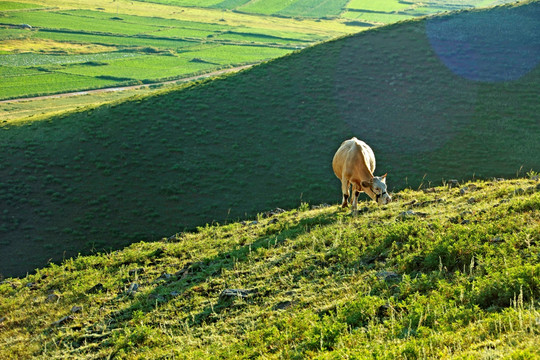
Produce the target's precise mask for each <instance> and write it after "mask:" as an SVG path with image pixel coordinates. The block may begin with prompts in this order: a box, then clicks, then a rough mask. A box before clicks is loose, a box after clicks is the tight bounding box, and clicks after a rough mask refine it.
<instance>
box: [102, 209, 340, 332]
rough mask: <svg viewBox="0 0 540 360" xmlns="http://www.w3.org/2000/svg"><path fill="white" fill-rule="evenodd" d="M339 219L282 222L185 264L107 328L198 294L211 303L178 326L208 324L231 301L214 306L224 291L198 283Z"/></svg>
mask: <svg viewBox="0 0 540 360" xmlns="http://www.w3.org/2000/svg"><path fill="white" fill-rule="evenodd" d="M339 217H340V216H339V213H338V212H332V213H326V214H321V215H319V216H315V217H310V218H305V219H302V220H300V221H299V222H298V224H296V225H294V226H292V227H288V226H287V225H288V224H287V223H283V224H282V225H281V226H280V227H279V228H276V229H271V228H267V232H266V233H265V234H264V235H262V236H260V237H259V238H258V239H256V240H255V241H253V242H251V243H249V244H245V245H244V246H242V247H240V248H237V249H234V250H231V251H227V252H224V253H222V254H219V255H217V256H214V257H210V258H206V259H204V260H201V261H198V262H196V263H187V264H186V265H185V266H184V268H183V269H181V270H180V271H178V272H177V273H176V274H175V275H173V276H171V278H170V279H167V280H166V281H163V282H162V284H160V285H158V286H156V287H155V288H154V289H153V290H152V291H151V292H150V293H149V294H147V295H145V296H142V295H141V296H138V297H137V299H136V300H135V301H134V302H133V303H132V304H131V305H130V306H129V307H127V308H125V309H122V310H119V311H117V312H116V313H114V314H112V315H111V318H112V321H110V322H109V324H108V326H109V327H110V328H111V329H112V328H116V327H118V326H119V325H120V323H122V322H124V321H127V320H129V319H131V318H132V314H133V312H134V311H141V310H142V311H143V312H145V313H147V312H150V311H152V310H153V309H154V308H155V307H159V306H163V305H165V304H167V303H168V302H170V301H173V300H174V299H176V298H185V297H191V296H193V293H194V292H197V293H199V295H203V296H204V295H206V296H207V297H208V299H209V301H210V302H211V303H210V304H209V305H208V306H207V307H206V308H205V309H203V310H202V311H201V312H199V313H198V314H196V315H193V316H188V318H187V319H179V323H180V322H186V321H187V322H188V323H189V324H190V325H192V324H196V323H200V322H203V321H204V322H209V321H210V322H211V321H212V317H213V316H215V315H218V314H219V312H221V311H222V310H224V309H226V308H228V307H229V306H230V305H231V304H232V301H231V299H223V298H219V299H218V300H217V302H216V303H214V302H213V301H214V298H215V296H216V295H217V294H218V293H219V294H221V292H222V291H223V290H225V287H223V286H222V285H219V286H216V287H213V288H208V289H205V288H203V287H201V286H200V285H201V284H203V283H207V282H209V281H210V280H212V279H215V278H218V277H219V276H220V275H221V274H222V271H223V270H231V269H233V268H234V267H235V265H236V264H237V263H241V262H245V261H248V260H249V259H250V258H251V256H252V254H253V253H256V251H257V249H260V248H264V249H268V248H271V247H278V246H282V245H284V244H285V243H287V242H289V241H293V240H295V239H296V238H297V237H298V236H300V235H302V234H305V233H307V232H310V231H311V229H312V228H314V227H316V226H319V225H328V224H332V223H334V222H335V221H336V220H337V219H338V218H339ZM245 226H250V225H245ZM256 226H268V224H264V225H260V224H259V225H256ZM283 260H286V259H285V258H284V259H283ZM245 290H247V292H248V293H249V294H252V295H253V296H252V297H251V296H250V299H255V298H257V297H260V296H264V295H266V293H265V291H266V290H265V289H253V288H251V289H245ZM126 296H127V295H126ZM250 299H248V301H250Z"/></svg>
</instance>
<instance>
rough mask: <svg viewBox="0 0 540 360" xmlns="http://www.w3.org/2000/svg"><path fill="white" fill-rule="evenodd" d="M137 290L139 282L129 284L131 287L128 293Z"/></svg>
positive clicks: (130, 293)
mask: <svg viewBox="0 0 540 360" xmlns="http://www.w3.org/2000/svg"><path fill="white" fill-rule="evenodd" d="M137 290H139V284H137V283H135V282H134V283H131V285H129V288H128V289H127V294H128V295H134V294H135V293H136V292H137Z"/></svg>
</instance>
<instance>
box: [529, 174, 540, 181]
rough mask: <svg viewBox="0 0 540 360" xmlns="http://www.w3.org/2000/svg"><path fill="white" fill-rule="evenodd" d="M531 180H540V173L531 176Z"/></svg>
mask: <svg viewBox="0 0 540 360" xmlns="http://www.w3.org/2000/svg"><path fill="white" fill-rule="evenodd" d="M531 180H534V181H538V180H540V175H534V176H532V177H531Z"/></svg>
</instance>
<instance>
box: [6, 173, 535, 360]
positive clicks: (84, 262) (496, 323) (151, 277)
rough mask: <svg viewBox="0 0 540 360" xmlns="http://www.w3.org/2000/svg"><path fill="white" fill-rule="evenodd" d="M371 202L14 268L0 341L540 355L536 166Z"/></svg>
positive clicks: (81, 350)
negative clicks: (527, 172) (354, 212)
mask: <svg viewBox="0 0 540 360" xmlns="http://www.w3.org/2000/svg"><path fill="white" fill-rule="evenodd" d="M364 205H365V207H364ZM362 207H364V208H363V212H362V213H361V214H360V215H359V216H357V217H351V216H349V215H348V214H347V212H343V211H340V210H339V209H338V207H337V206H332V207H323V208H319V209H315V210H308V209H307V206H304V205H303V206H301V207H300V208H299V209H297V210H293V211H289V212H286V213H283V214H279V215H271V216H270V217H269V218H265V217H259V219H258V222H256V223H251V222H248V223H243V224H242V223H233V224H229V225H226V226H206V227H201V228H199V230H198V231H197V232H196V233H183V234H179V235H177V236H175V237H171V238H170V239H168V240H166V239H164V240H162V241H158V242H151V243H144V242H141V243H137V244H133V245H131V246H129V247H127V248H126V249H124V250H122V251H116V252H112V253H107V254H100V255H94V256H84V257H78V258H76V259H69V260H67V261H65V262H64V263H63V264H62V265H59V266H57V265H52V266H50V267H47V268H44V269H40V270H38V271H37V273H36V274H34V275H30V276H28V277H25V278H21V279H8V280H7V281H4V282H3V283H2V284H0V334H1V335H2V336H0V357H1V358H2V359H21V358H31V357H36V358H105V357H115V358H129V359H138V358H140V359H145V358H150V357H151V358H154V359H162V358H173V357H174V358H186V359H194V358H254V357H259V356H263V357H265V358H285V359H291V358H296V359H300V358H304V357H309V358H320V359H331V358H332V359H334V358H347V357H354V358H373V357H376V358H379V359H416V358H437V359H440V358H467V359H468V358H471V359H472V358H474V359H478V358H508V359H535V358H538V356H540V350H539V348H538V343H539V341H540V330H539V319H540V313H539V311H538V308H539V305H540V303H539V301H538V299H539V298H540V257H539V254H540V183H539V181H538V177H536V180H533V179H517V180H507V181H487V182H486V181H477V182H472V183H462V184H460V185H459V186H457V187H453V188H448V187H437V188H430V189H427V190H426V191H412V190H405V191H402V192H400V193H398V194H396V195H395V201H394V202H392V203H391V204H389V205H388V206H385V207H377V206H376V205H375V204H374V203H372V202H370V203H365V204H361V208H362ZM133 284H136V286H137V291H135V292H131V293H130V291H129V289H130V288H131V289H133V288H134V287H135V285H133ZM95 286H98V287H97V288H96V287H95ZM96 289H97V290H96ZM225 289H243V290H248V291H250V294H249V296H247V297H246V298H243V299H242V298H234V297H233V298H224V297H222V298H220V294H221V293H222V291H223V290H225ZM74 306H77V307H81V308H82V310H80V311H79V312H73V311H72V310H71V309H72V308H73V307H74ZM66 316H70V317H69V318H64V317H66ZM63 318H64V321H63V322H61V323H60V324H55V322H56V321H58V320H60V319H63Z"/></svg>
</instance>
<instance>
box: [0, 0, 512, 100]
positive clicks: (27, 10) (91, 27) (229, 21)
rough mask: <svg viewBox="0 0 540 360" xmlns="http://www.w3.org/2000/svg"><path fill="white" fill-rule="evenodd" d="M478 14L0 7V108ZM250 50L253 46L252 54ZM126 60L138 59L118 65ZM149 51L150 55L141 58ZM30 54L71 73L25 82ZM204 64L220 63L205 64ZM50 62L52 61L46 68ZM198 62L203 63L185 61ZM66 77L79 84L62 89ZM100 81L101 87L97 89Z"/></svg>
mask: <svg viewBox="0 0 540 360" xmlns="http://www.w3.org/2000/svg"><path fill="white" fill-rule="evenodd" d="M500 2H502V1H497V3H500ZM483 5H486V1H477V0H469V1H467V2H461V1H457V2H456V1H442V0H441V1H432V2H429V3H416V2H412V3H410V4H403V3H399V2H397V1H395V0H387V1H384V2H376V3H374V2H367V1H363V0H353V1H346V0H327V1H320V0H317V1H315V0H296V1H289V0H287V1H284V0H274V1H267V0H265V1H249V2H248V1H236V0H235V1H215V0H208V1H203V2H201V1H191V0H185V1H176V0H163V1H159V0H155V1H154V0H153V1H135V2H122V1H117V2H113V3H111V2H110V1H107V0H99V1H94V2H92V3H91V4H90V3H88V2H85V1H80V0H62V1H52V0H38V1H32V2H28V3H27V2H26V1H25V0H21V1H20V2H14V1H10V2H3V3H2V5H1V7H0V11H1V12H2V13H1V18H0V19H1V21H0V40H1V42H0V66H1V67H2V70H1V71H0V73H10V74H11V73H17V72H18V78H19V79H18V81H17V82H15V83H14V82H12V81H10V80H9V79H4V78H0V81H1V82H2V83H3V84H5V86H2V87H0V100H3V99H11V98H21V97H32V96H38V95H46V94H54V93H62V92H73V91H78V90H86V89H91V88H101V87H108V86H114V85H116V86H124V85H128V84H132V83H134V82H136V81H144V82H160V81H163V80H169V79H171V78H175V79H179V78H181V77H185V76H189V75H193V74H199V73H201V72H209V71H213V70H217V69H220V68H222V67H224V66H225V67H231V66H238V65H242V64H246V63H256V62H261V61H265V60H268V59H271V58H276V57H279V56H282V55H283V54H287V53H290V52H292V51H294V50H297V49H302V48H305V47H306V46H310V45H312V44H315V43H318V42H320V41H323V40H328V39H331V38H334V37H338V36H342V35H344V34H350V33H355V32H359V31H362V30H364V29H366V28H369V27H370V26H372V25H374V24H377V25H379V24H384V23H389V22H395V21H399V20H403V19H408V18H411V17H415V16H421V15H425V14H431V13H434V12H439V11H445V10H453V9H462V8H468V7H474V6H483ZM21 24H29V25H31V26H32V29H26V30H23V29H21V28H20V25H21ZM208 44H211V45H213V46H212V47H210V48H208V49H212V50H208V51H209V53H208V54H200V53H199V52H200V46H202V47H205V46H206V45H208ZM232 45H234V46H232ZM253 45H256V46H258V47H256V48H252V46H253ZM243 46H244V47H248V48H243ZM218 47H221V48H219V49H218ZM126 52H129V53H131V54H132V55H138V56H140V57H139V58H138V60H137V59H132V60H118V58H119V57H123V56H124V55H125V54H126ZM148 52H151V53H152V54H150V55H152V56H147V55H148ZM114 53H117V54H118V55H114ZM32 55H37V56H40V57H43V58H47V56H48V57H49V58H50V59H51V64H53V63H54V64H57V63H60V62H62V61H64V59H66V58H69V59H66V60H65V62H64V63H78V65H77V66H74V67H71V68H70V69H62V68H55V67H46V70H47V71H49V72H50V74H51V76H53V77H54V75H55V74H56V75H58V78H59V79H58V80H53V81H52V83H51V84H49V83H48V82H49V79H50V77H49V76H40V77H34V78H30V77H29V76H30V75H29V73H30V72H31V71H30V72H29V71H28V70H33V68H32V66H35V65H34V64H32V63H30V64H24V63H23V62H22V61H21V62H20V63H19V64H17V65H14V64H13V63H12V62H10V61H9V60H7V59H8V58H9V57H21V58H27V57H29V56H30V57H31V56H32ZM82 55H84V56H82ZM92 56H96V57H100V56H105V57H109V56H110V58H108V59H104V60H103V61H104V62H106V64H105V65H104V66H91V65H89V64H88V63H87V61H85V60H83V58H84V57H92ZM117 56H118V57H117ZM171 56H174V57H175V59H172V58H171ZM206 56H208V57H209V58H214V59H218V60H216V61H212V60H208V61H206V59H205V57H206ZM55 57H58V60H53V58H55ZM199 57H202V59H203V60H205V61H199V62H193V61H192V60H193V59H194V58H199ZM214 62H215V64H212V63H214ZM146 64H148V66H146ZM43 65H47V64H43ZM8 67H9V68H8ZM6 68H8V69H6ZM119 69H124V70H123V71H121V72H122V74H118V72H119ZM66 73H68V74H73V73H76V74H81V75H84V76H83V77H79V78H77V79H74V80H73V81H64V80H63V79H66ZM113 73H117V74H116V75H113ZM104 78H105V79H107V80H108V81H106V82H104V81H103V80H104ZM111 81H112V82H111ZM3 106H4V105H1V104H0V109H1V110H3V111H5V109H6V108H5V107H3Z"/></svg>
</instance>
